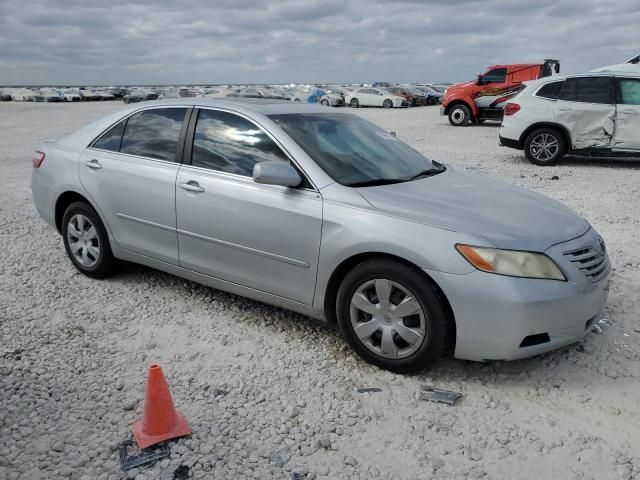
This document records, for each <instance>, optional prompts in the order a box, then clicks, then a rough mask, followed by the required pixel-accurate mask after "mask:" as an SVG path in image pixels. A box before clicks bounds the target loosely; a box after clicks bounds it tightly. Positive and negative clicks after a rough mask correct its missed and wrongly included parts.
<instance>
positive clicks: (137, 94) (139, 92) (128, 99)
mask: <svg viewBox="0 0 640 480" xmlns="http://www.w3.org/2000/svg"><path fill="white" fill-rule="evenodd" d="M157 99H158V94H157V93H155V92H152V91H149V90H143V89H135V90H131V91H130V92H129V93H127V94H126V95H125V96H124V97H122V101H123V102H124V103H137V102H144V101H147V100H157Z"/></svg>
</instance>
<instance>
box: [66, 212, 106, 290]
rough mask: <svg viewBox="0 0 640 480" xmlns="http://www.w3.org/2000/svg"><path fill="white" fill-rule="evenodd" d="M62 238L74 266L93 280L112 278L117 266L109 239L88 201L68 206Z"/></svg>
mask: <svg viewBox="0 0 640 480" xmlns="http://www.w3.org/2000/svg"><path fill="white" fill-rule="evenodd" d="M62 238H63V241H64V248H65V250H66V251H67V255H68V256H69V258H70V259H71V262H72V263H73V265H74V266H75V267H76V268H77V269H78V270H79V271H80V272H82V273H84V274H85V275H87V276H89V277H94V278H103V277H106V276H108V275H109V274H110V273H111V272H112V271H113V268H114V266H115V262H116V260H115V258H114V257H113V254H112V253H111V247H110V246H109V236H108V235H107V231H106V229H105V228H104V225H103V224H102V221H101V220H100V217H99V216H98V214H97V213H96V211H95V210H94V209H93V208H92V207H91V206H90V205H88V204H86V203H84V202H74V203H72V204H71V205H69V207H67V209H66V211H65V212H64V216H63V218H62Z"/></svg>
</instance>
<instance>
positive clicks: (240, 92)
mask: <svg viewBox="0 0 640 480" xmlns="http://www.w3.org/2000/svg"><path fill="white" fill-rule="evenodd" d="M228 96H229V97H243V98H263V99H270V100H286V98H285V97H284V95H278V94H276V93H275V92H272V91H269V90H267V89H266V88H238V89H236V90H234V91H232V92H230V93H229V95H228Z"/></svg>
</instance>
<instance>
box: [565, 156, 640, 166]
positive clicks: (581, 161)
mask: <svg viewBox="0 0 640 480" xmlns="http://www.w3.org/2000/svg"><path fill="white" fill-rule="evenodd" d="M559 165H561V166H562V165H564V166H580V165H588V166H590V167H601V168H631V169H638V168H640V158H638V157H600V156H598V157H589V156H582V155H566V156H565V157H564V158H563V159H562V160H560V163H559Z"/></svg>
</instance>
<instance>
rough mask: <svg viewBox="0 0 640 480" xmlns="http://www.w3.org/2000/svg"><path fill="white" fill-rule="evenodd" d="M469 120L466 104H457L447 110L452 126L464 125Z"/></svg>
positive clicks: (469, 114) (469, 115) (469, 113)
mask: <svg viewBox="0 0 640 480" xmlns="http://www.w3.org/2000/svg"><path fill="white" fill-rule="evenodd" d="M469 120H471V112H470V111H469V107H467V106H466V105H462V104H458V105H454V106H453V107H451V109H450V110H449V123H450V124H451V125H453V126H454V127H464V126H466V125H468V124H469Z"/></svg>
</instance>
